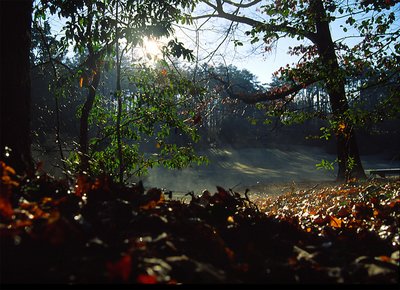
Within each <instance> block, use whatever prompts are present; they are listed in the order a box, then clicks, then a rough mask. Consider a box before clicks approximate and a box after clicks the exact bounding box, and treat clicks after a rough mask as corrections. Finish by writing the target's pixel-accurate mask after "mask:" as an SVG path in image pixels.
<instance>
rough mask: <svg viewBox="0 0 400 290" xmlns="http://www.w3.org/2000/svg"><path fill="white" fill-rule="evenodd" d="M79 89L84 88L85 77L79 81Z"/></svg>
mask: <svg viewBox="0 0 400 290" xmlns="http://www.w3.org/2000/svg"><path fill="white" fill-rule="evenodd" d="M79 87H80V88H81V87H83V77H81V79H80V80H79Z"/></svg>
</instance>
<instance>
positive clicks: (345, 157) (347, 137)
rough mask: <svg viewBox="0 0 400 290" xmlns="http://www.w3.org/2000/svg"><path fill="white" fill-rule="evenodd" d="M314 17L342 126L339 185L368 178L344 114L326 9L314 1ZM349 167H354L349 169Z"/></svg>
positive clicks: (341, 84) (342, 82)
mask: <svg viewBox="0 0 400 290" xmlns="http://www.w3.org/2000/svg"><path fill="white" fill-rule="evenodd" d="M310 8H311V12H312V14H313V15H314V17H315V24H316V45H317V48H318V53H319V55H320V57H321V61H322V64H323V66H324V68H325V69H323V72H322V73H324V74H325V85H326V89H327V91H328V94H329V102H330V105H331V108H332V113H333V116H334V119H335V121H337V122H338V124H341V126H340V127H339V128H340V130H338V131H337V134H336V141H337V156H338V165H339V171H338V174H337V180H338V181H344V180H349V179H351V178H366V175H365V172H364V169H363V166H362V164H361V159H360V154H359V152H358V145H357V140H356V134H355V131H354V129H353V128H352V126H351V124H350V123H349V122H348V120H347V119H346V118H345V112H346V111H347V110H348V109H349V104H348V102H347V99H346V92H345V79H344V76H343V75H342V74H341V73H340V68H339V64H338V60H337V56H336V53H335V48H334V44H333V41H332V36H331V32H330V29H329V22H328V21H327V20H326V13H325V8H324V6H323V3H322V1H321V0H314V1H313V2H312V4H311V5H310ZM350 163H352V164H351V165H350Z"/></svg>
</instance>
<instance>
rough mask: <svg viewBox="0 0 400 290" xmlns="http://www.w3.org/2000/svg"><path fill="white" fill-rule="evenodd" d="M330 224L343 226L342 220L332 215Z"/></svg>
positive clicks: (334, 226)
mask: <svg viewBox="0 0 400 290" xmlns="http://www.w3.org/2000/svg"><path fill="white" fill-rule="evenodd" d="M329 225H330V226H331V227H333V228H341V227H342V220H341V219H338V218H335V217H333V216H331V217H330V222H329Z"/></svg>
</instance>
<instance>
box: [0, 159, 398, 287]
mask: <svg viewBox="0 0 400 290" xmlns="http://www.w3.org/2000/svg"><path fill="white" fill-rule="evenodd" d="M1 170H2V172H1V173H2V178H1V194H0V238H1V240H0V242H1V243H0V246H1V265H2V267H1V275H0V277H1V278H0V279H1V283H2V284H10V283H63V284H91V283H95V284H120V283H126V284H137V283H138V284H197V283H207V284H210V283H211V284H228V283H231V284H255V283H257V284H260V283H261V284H288V283H289V284H310V283H325V284H326V283H327V284H342V283H350V284H360V283H361V284H382V283H383V284H392V285H395V284H398V283H399V258H400V257H399V256H400V255H399V250H400V247H399V245H400V238H399V222H400V180H369V181H365V182H361V181H360V182H358V181H352V182H349V183H346V184H341V185H337V186H329V187H325V188H320V189H318V190H317V189H315V188H311V189H308V190H299V191H296V192H287V193H284V194H282V195H280V196H278V197H275V198H272V197H270V196H261V195H257V196H256V197H253V196H251V197H250V198H249V194H248V192H247V191H246V192H244V193H238V192H234V191H233V190H226V189H224V188H222V187H219V186H217V187H216V192H215V193H211V192H210V191H204V192H203V193H202V194H201V195H199V196H197V195H195V194H194V193H193V192H190V193H188V196H190V201H189V202H182V201H180V200H176V199H171V198H170V196H171V192H165V191H163V190H162V189H158V188H151V189H149V190H147V191H146V190H145V189H144V187H143V184H142V183H140V182H139V183H138V184H132V185H121V184H117V183H114V182H113V181H112V179H111V178H109V177H107V176H99V177H97V178H89V177H86V176H85V177H83V176H81V177H78V178H77V181H76V184H74V186H73V187H70V186H69V185H68V183H67V182H66V181H63V180H55V179H53V178H50V177H49V176H48V175H46V174H44V173H41V174H40V175H37V176H35V178H31V179H28V178H20V177H18V176H16V175H15V172H14V171H13V169H12V168H10V167H8V166H7V165H6V164H4V163H1ZM177 182H179V181H177Z"/></svg>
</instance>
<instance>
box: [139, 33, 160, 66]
mask: <svg viewBox="0 0 400 290" xmlns="http://www.w3.org/2000/svg"><path fill="white" fill-rule="evenodd" d="M161 46H162V44H161V43H160V41H157V40H156V39H154V38H150V37H145V38H144V39H143V45H142V49H143V53H144V54H145V55H146V56H147V57H149V58H151V59H152V60H156V59H158V58H160V57H161V56H162V52H161Z"/></svg>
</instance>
